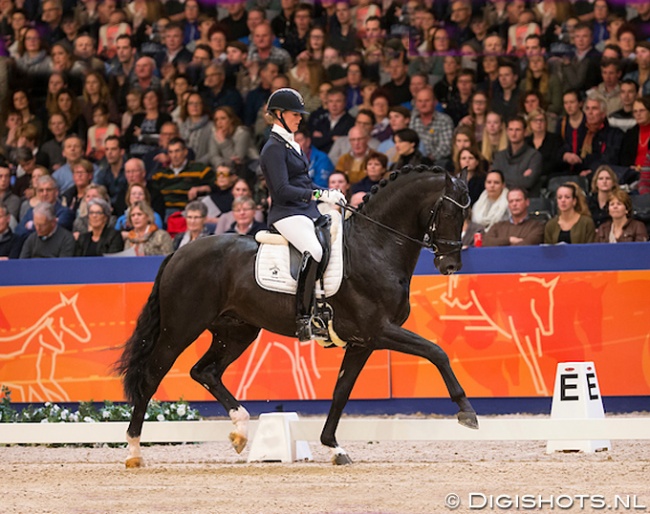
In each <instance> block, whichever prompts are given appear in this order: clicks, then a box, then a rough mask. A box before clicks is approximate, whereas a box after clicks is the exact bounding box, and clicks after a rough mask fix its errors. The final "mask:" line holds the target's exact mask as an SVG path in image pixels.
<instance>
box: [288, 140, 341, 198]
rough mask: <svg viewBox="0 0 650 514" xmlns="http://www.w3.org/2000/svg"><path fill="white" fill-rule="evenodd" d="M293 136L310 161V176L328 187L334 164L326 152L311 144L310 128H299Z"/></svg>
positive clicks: (319, 185) (320, 184) (317, 182)
mask: <svg viewBox="0 0 650 514" xmlns="http://www.w3.org/2000/svg"><path fill="white" fill-rule="evenodd" d="M293 136H294V139H295V141H296V143H298V144H299V145H300V148H301V150H302V153H303V155H304V156H305V157H306V158H307V160H308V161H309V176H310V177H311V180H312V182H313V183H314V184H316V185H317V186H318V187H320V188H322V189H328V187H327V179H328V178H329V176H330V173H332V171H334V164H332V161H331V160H330V158H329V157H328V156H327V154H326V153H325V152H321V151H320V150H319V149H318V148H315V147H314V146H313V145H312V144H311V134H310V133H309V130H307V129H306V128H303V129H298V130H297V131H296V132H294V134H293Z"/></svg>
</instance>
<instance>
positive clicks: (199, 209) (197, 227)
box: [174, 200, 210, 251]
mask: <svg viewBox="0 0 650 514" xmlns="http://www.w3.org/2000/svg"><path fill="white" fill-rule="evenodd" d="M207 215H208V208H207V207H206V206H205V204H204V203H203V202H201V201H200V200H193V201H191V202H190V203H188V204H187V205H186V206H185V210H184V211H183V216H184V217H185V222H186V223H187V230H186V231H185V232H181V233H179V234H176V237H174V251H176V250H178V249H179V248H180V247H181V246H185V245H186V244H188V243H191V242H192V241H196V240H197V239H200V238H201V237H206V236H209V235H210V232H209V231H208V229H207V227H206V226H205V218H206V216H207Z"/></svg>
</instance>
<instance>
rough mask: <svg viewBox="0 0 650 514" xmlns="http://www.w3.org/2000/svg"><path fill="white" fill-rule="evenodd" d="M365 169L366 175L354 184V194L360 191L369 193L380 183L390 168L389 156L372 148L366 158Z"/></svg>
mask: <svg viewBox="0 0 650 514" xmlns="http://www.w3.org/2000/svg"><path fill="white" fill-rule="evenodd" d="M363 169H364V174H365V177H364V178H362V179H361V180H360V181H359V182H357V183H356V184H353V185H352V194H353V195H354V194H356V193H359V192H364V193H369V192H370V189H371V188H372V186H375V185H378V184H379V182H380V181H381V180H382V179H383V178H384V176H385V175H386V171H387V170H388V158H387V157H386V156H385V155H384V154H382V153H379V152H375V151H374V150H370V152H368V155H367V156H366V158H365V159H364V163H363Z"/></svg>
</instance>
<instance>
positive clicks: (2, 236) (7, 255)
mask: <svg viewBox="0 0 650 514" xmlns="http://www.w3.org/2000/svg"><path fill="white" fill-rule="evenodd" d="M10 220H11V213H10V212H9V210H8V209H7V206H6V205H4V204H3V203H2V202H0V261H4V260H7V259H17V258H18V257H19V256H20V250H21V248H22V246H23V241H24V240H25V239H24V237H23V236H19V235H17V234H14V233H13V231H12V230H11V227H10V226H9V224H10Z"/></svg>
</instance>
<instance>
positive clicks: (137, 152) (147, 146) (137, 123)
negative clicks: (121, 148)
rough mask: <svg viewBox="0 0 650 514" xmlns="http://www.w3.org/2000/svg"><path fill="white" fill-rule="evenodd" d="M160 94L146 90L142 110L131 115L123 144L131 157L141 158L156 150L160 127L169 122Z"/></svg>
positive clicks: (153, 90)
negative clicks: (127, 146)
mask: <svg viewBox="0 0 650 514" xmlns="http://www.w3.org/2000/svg"><path fill="white" fill-rule="evenodd" d="M162 108H163V105H162V99H161V96H160V93H159V92H158V91H157V90H155V89H148V90H147V91H145V92H144V93H143V95H142V109H143V111H144V112H139V113H136V114H134V115H133V118H132V120H131V124H130V125H129V128H128V129H126V133H125V134H124V140H125V143H126V144H128V145H129V153H130V154H131V157H140V158H141V157H143V156H144V155H145V154H147V153H148V152H151V151H153V150H156V149H157V148H158V138H159V137H160V129H161V128H162V126H163V125H164V124H165V123H167V122H168V121H171V119H172V118H171V116H170V115H169V114H167V113H166V112H164V111H163V110H162Z"/></svg>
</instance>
